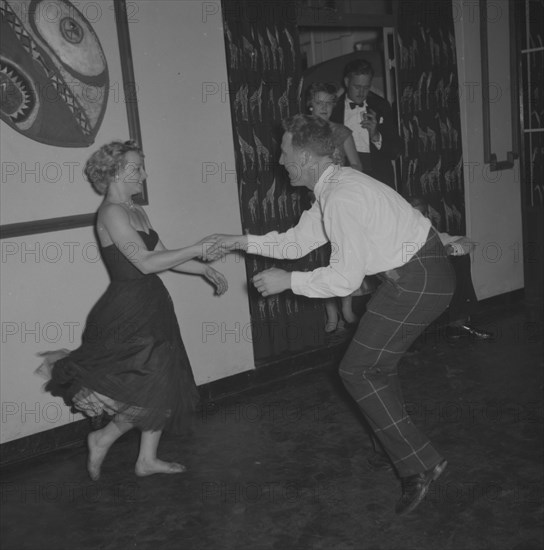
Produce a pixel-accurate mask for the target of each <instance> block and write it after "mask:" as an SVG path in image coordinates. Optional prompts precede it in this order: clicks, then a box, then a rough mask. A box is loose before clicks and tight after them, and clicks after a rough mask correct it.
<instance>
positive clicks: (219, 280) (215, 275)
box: [203, 265, 229, 296]
mask: <svg viewBox="0 0 544 550" xmlns="http://www.w3.org/2000/svg"><path fill="white" fill-rule="evenodd" d="M203 275H204V277H205V278H206V279H207V280H208V281H210V283H211V284H212V285H214V286H215V293H216V294H217V296H221V295H222V294H225V292H227V290H228V288H229V284H228V282H227V279H226V277H225V276H224V275H223V273H221V272H219V271H217V269H214V268H213V267H211V266H209V265H208V266H206V268H205V269H204V273H203Z"/></svg>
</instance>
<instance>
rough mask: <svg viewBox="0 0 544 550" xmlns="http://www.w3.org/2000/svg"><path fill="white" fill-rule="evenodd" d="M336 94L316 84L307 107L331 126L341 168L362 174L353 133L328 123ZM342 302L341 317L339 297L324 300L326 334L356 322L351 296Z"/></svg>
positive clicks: (308, 94) (335, 90)
mask: <svg viewBox="0 0 544 550" xmlns="http://www.w3.org/2000/svg"><path fill="white" fill-rule="evenodd" d="M337 94H338V88H337V87H336V85H335V84H332V83H328V82H314V83H313V84H311V85H310V87H309V88H308V90H307V91H306V106H307V107H308V111H309V112H310V114H313V115H315V116H318V117H320V118H322V119H324V120H326V121H328V123H329V124H330V126H331V129H332V137H333V141H334V145H335V146H336V150H337V160H338V163H339V164H340V165H342V166H351V167H352V168H354V169H355V170H359V172H362V166H361V161H360V159H359V154H358V153H357V149H356V148H355V142H354V141H353V136H352V131H351V130H350V129H349V128H348V127H346V126H344V125H343V124H338V123H337V122H332V121H331V120H329V119H330V116H331V113H332V110H333V108H334V106H335V105H336V100H337ZM340 301H341V312H342V313H341V314H340V310H339V308H338V301H337V299H336V298H328V299H326V300H325V310H326V312H327V323H326V324H325V332H334V331H335V330H337V329H341V328H343V327H344V322H343V321H342V317H343V318H344V321H345V322H346V323H348V325H349V324H352V323H356V322H357V317H356V315H355V314H354V313H353V309H352V296H351V295H350V296H344V297H343V298H341V300H340Z"/></svg>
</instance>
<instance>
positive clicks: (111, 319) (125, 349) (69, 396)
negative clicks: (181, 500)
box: [45, 230, 198, 433]
mask: <svg viewBox="0 0 544 550" xmlns="http://www.w3.org/2000/svg"><path fill="white" fill-rule="evenodd" d="M138 233H139V234H140V236H141V237H142V239H143V241H144V243H145V245H146V247H147V249H148V250H153V249H154V248H155V246H156V245H157V242H158V240H159V237H158V235H157V233H156V232H155V231H153V230H151V232H150V233H149V234H147V233H145V232H143V231H139V232H138ZM101 253H102V258H103V260H104V263H105V265H106V267H107V269H108V272H109V274H110V278H111V283H110V285H109V286H108V288H107V290H106V292H105V293H104V294H103V295H102V297H101V298H100V299H99V300H98V302H97V303H96V305H95V306H94V307H93V308H92V310H91V312H90V313H89V316H88V318H87V323H86V325H85V329H84V332H83V335H82V342H81V346H80V347H79V348H78V349H76V350H74V351H71V352H68V351H65V352H64V353H62V352H61V353H60V354H58V355H57V356H56V360H55V361H54V362H53V363H52V364H51V365H49V369H48V372H49V373H50V379H49V381H48V382H47V384H46V385H45V389H46V390H47V391H49V392H51V394H52V395H55V396H61V397H62V398H63V399H64V401H65V403H66V404H67V405H70V406H72V407H73V408H74V409H75V410H78V411H80V412H83V413H84V414H86V415H88V416H99V415H102V414H103V413H106V414H108V415H119V418H120V419H121V420H125V421H128V422H132V423H134V425H135V426H137V427H139V428H140V429H142V430H159V429H165V430H167V431H171V432H174V433H180V432H184V431H185V430H186V428H187V427H188V426H189V425H190V424H191V417H192V413H193V411H194V410H195V408H196V405H197V403H198V391H197V388H196V385H195V382H194V378H193V373H192V371H191V367H190V364H189V359H188V357H187V353H186V351H185V347H184V345H183V342H182V339H181V335H180V330H179V326H178V322H177V319H176V315H175V312H174V307H173V304H172V299H171V298H170V295H169V294H168V291H167V290H166V288H165V286H164V284H163V282H162V281H161V279H160V278H159V277H158V276H157V275H155V274H147V275H144V274H143V273H141V272H140V271H139V270H138V269H137V268H136V267H135V266H134V265H133V264H132V263H131V262H130V261H129V260H127V259H126V257H125V256H124V255H123V254H121V252H120V251H119V249H118V248H117V247H116V246H115V245H110V246H106V247H101ZM54 353H55V352H53V354H54Z"/></svg>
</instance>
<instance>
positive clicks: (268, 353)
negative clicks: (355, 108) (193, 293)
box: [222, 0, 325, 361]
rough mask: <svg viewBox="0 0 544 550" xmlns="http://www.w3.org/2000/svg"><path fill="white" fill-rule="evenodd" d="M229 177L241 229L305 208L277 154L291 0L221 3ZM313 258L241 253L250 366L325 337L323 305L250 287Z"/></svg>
mask: <svg viewBox="0 0 544 550" xmlns="http://www.w3.org/2000/svg"><path fill="white" fill-rule="evenodd" d="M222 9H223V19H224V29H225V44H226V54H227V71H228V80H229V97H230V103H231V112H232V124H233V133H234V147H235V156H236V172H237V178H238V190H239V198H240V209H241V214H242V226H243V229H244V232H246V233H251V234H257V235H260V234H264V233H267V232H268V231H272V230H277V231H279V232H283V231H286V230H287V229H289V228H290V227H292V226H294V225H296V223H297V221H298V219H299V218H300V215H301V213H302V212H303V211H304V210H305V209H307V208H309V206H310V199H309V193H308V192H307V190H298V189H295V188H293V187H291V186H290V185H289V183H288V178H287V173H286V171H285V169H284V168H283V167H282V166H280V165H279V164H278V161H279V157H280V145H281V137H282V134H283V131H282V128H281V121H282V119H283V118H285V117H288V116H290V115H294V114H296V113H298V112H300V85H301V71H300V50H299V39H298V32H297V27H296V9H295V2H294V1H289V0H284V1H282V0H280V1H275V2H274V3H272V2H256V1H255V0H223V1H222ZM317 262H318V258H317V253H315V252H312V253H311V254H310V255H309V256H307V257H305V258H303V259H302V260H299V261H297V262H286V261H275V260H274V261H273V260H270V259H267V258H263V257H260V256H254V255H247V256H246V271H247V277H248V294H249V303H250V312H251V320H252V336H253V347H254V353H255V359H256V360H257V361H259V360H264V359H267V358H270V357H275V356H278V355H281V354H282V353H292V352H295V351H299V350H303V349H306V348H311V347H316V346H317V345H320V344H322V343H323V340H324V330H323V326H324V323H325V321H324V311H323V302H322V300H312V299H308V298H304V297H301V296H296V295H294V294H293V293H292V292H291V291H287V292H284V293H282V294H280V295H277V296H271V297H268V298H262V297H261V296H260V294H259V293H258V292H257V291H256V290H255V288H254V287H253V285H252V284H251V283H250V282H249V280H250V279H251V277H253V275H254V274H256V273H258V272H260V271H263V270H264V269H267V268H269V267H272V266H277V267H280V268H282V269H287V270H289V271H292V270H299V271H309V270H312V269H314V267H315V266H316V265H318V264H317Z"/></svg>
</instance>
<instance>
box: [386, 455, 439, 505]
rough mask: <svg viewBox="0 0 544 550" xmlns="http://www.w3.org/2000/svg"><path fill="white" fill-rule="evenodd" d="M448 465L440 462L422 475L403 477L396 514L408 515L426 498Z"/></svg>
mask: <svg viewBox="0 0 544 550" xmlns="http://www.w3.org/2000/svg"><path fill="white" fill-rule="evenodd" d="M447 465H448V463H447V461H446V460H442V462H439V463H438V464H437V465H436V466H435V467H434V468H431V469H430V470H427V471H426V472H423V473H421V474H416V475H413V476H407V477H401V478H400V482H401V487H402V495H401V497H400V498H399V500H398V501H397V505H396V506H395V512H396V513H397V514H399V515H404V514H408V513H409V512H411V511H412V510H414V509H415V508H416V506H417V505H418V504H419V503H420V502H421V501H422V500H423V499H424V498H425V495H426V494H427V491H428V490H429V486H430V484H431V483H432V482H433V481H435V480H436V479H438V478H439V477H440V474H441V473H442V472H443V471H444V470H445V469H446V466H447Z"/></svg>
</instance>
